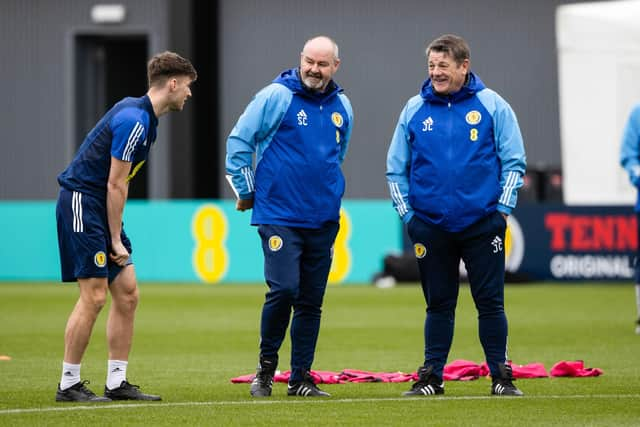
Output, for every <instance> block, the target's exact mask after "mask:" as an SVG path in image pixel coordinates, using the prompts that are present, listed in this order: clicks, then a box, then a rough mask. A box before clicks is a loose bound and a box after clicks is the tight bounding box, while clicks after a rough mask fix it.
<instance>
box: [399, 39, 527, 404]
mask: <svg viewBox="0 0 640 427" xmlns="http://www.w3.org/2000/svg"><path fill="white" fill-rule="evenodd" d="M426 54H427V65H428V69H429V78H428V79H427V80H426V81H425V82H424V83H423V85H422V89H421V91H420V94H418V95H416V96H414V97H413V98H411V99H409V101H408V102H407V104H406V106H405V107H404V109H403V110H402V112H401V113H400V119H399V120H398V124H397V127H396V129H395V132H394V134H393V139H392V140H391V145H390V147H389V152H388V155H387V181H388V184H389V189H390V192H391V198H392V200H393V205H394V207H395V209H396V210H397V211H398V213H399V214H400V216H401V217H402V220H403V221H404V223H405V224H407V230H408V233H409V236H410V238H411V240H412V242H413V244H414V250H415V255H416V258H417V260H418V266H419V269H420V276H421V282H422V290H423V293H424V297H425V301H426V303H427V314H426V320H425V325H424V340H425V349H424V364H423V365H422V366H421V367H419V368H418V374H419V380H418V381H417V382H416V383H415V384H414V385H413V387H412V388H411V390H410V391H408V392H406V393H405V395H409V396H412V395H432V394H443V393H444V383H443V381H442V377H443V369H444V365H445V363H446V360H447V357H448V355H449V350H450V348H451V343H452V341H453V330H454V318H455V308H456V303H457V298H458V291H459V279H460V278H459V264H460V260H461V259H462V260H463V261H464V263H465V266H466V269H467V272H468V276H469V283H470V287H471V293H472V295H473V299H474V301H475V305H476V308H477V310H478V322H479V335H480V342H481V344H482V346H483V349H484V352H485V356H486V359H487V364H488V365H489V369H490V371H491V376H492V378H493V382H492V387H491V393H492V394H495V395H513V396H520V395H522V392H521V391H520V390H519V389H518V388H517V387H515V386H514V385H513V382H512V381H513V376H512V371H511V366H509V364H508V363H507V354H506V353H507V318H506V315H505V312H504V268H505V252H504V240H505V231H506V227H507V217H508V215H509V214H510V213H511V210H512V209H513V208H514V207H515V205H516V199H517V190H518V188H519V187H520V186H521V185H522V176H523V175H524V171H525V166H526V159H525V153H524V146H523V142H522V136H521V134H520V129H519V127H518V122H517V120H516V116H515V114H514V112H513V110H512V109H511V107H510V106H509V104H507V102H506V101H505V100H504V99H502V98H501V97H500V96H499V95H498V94H497V93H496V92H494V91H492V90H491V89H488V88H486V87H485V85H484V84H483V83H482V81H481V80H480V78H479V77H478V76H477V75H475V74H474V73H472V72H471V63H470V52H469V47H468V45H467V43H466V42H465V41H464V40H463V39H462V38H460V37H458V36H454V35H444V36H441V37H439V38H437V39H436V40H434V41H433V42H432V43H431V44H430V45H429V46H428V47H427V50H426Z"/></svg>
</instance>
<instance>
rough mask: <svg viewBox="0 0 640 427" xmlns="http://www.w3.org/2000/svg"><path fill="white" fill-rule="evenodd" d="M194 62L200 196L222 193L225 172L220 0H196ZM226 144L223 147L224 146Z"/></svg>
mask: <svg viewBox="0 0 640 427" xmlns="http://www.w3.org/2000/svg"><path fill="white" fill-rule="evenodd" d="M192 1H193V3H192V5H193V27H192V29H193V30H192V31H193V33H192V34H193V36H192V37H193V50H194V55H193V64H194V66H195V67H196V70H198V75H199V76H201V77H199V78H198V81H197V82H196V83H195V95H194V97H193V102H194V106H195V108H194V112H195V116H194V130H195V135H194V136H195V137H194V139H193V143H194V147H193V171H194V179H193V183H194V191H193V195H194V197H196V198H199V199H203V198H204V199H206V198H218V197H220V181H221V177H223V176H224V158H222V157H221V155H220V152H221V151H222V150H224V148H223V147H224V143H225V142H224V141H218V120H219V117H220V116H219V111H218V102H219V93H220V92H219V91H218V85H219V84H220V79H219V73H218V68H219V67H218V43H219V42H220V39H219V37H220V36H219V34H218V28H220V26H219V25H217V24H216V23H217V20H218V3H219V2H218V1H201V0H192ZM220 144H223V147H221V146H220Z"/></svg>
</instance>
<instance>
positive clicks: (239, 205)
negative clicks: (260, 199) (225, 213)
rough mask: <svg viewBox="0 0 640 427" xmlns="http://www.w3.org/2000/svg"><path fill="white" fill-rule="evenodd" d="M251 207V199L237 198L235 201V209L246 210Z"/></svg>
mask: <svg viewBox="0 0 640 427" xmlns="http://www.w3.org/2000/svg"><path fill="white" fill-rule="evenodd" d="M252 207H253V199H238V200H237V201H236V210H237V211H246V210H249V209H251V208H252Z"/></svg>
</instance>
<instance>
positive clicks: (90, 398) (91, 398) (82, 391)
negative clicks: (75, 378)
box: [56, 380, 111, 402]
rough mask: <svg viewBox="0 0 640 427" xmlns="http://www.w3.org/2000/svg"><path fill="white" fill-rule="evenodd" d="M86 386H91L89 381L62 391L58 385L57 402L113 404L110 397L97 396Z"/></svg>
mask: <svg viewBox="0 0 640 427" xmlns="http://www.w3.org/2000/svg"><path fill="white" fill-rule="evenodd" d="M85 384H89V381H86V380H85V381H80V382H79V383H76V384H74V385H72V386H71V387H69V388H68V389H65V390H60V384H58V391H57V392H56V402H111V399H109V398H108V397H102V396H96V394H95V393H94V392H92V391H91V390H89V389H88V388H87V387H86V385H85Z"/></svg>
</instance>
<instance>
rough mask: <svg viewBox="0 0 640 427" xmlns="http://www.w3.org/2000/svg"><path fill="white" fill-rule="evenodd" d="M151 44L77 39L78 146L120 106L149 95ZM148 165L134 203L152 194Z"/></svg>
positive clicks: (138, 38) (140, 38) (136, 183)
mask: <svg viewBox="0 0 640 427" xmlns="http://www.w3.org/2000/svg"><path fill="white" fill-rule="evenodd" d="M147 55H148V41H147V37H146V36H144V35H134V36H131V35H126V36H125V35H117V36H114V35H95V34H92V35H77V36H76V37H75V144H76V148H77V147H79V146H80V144H81V143H82V141H83V140H84V137H85V136H86V134H87V133H88V132H89V131H90V130H91V129H92V128H93V126H94V125H95V124H96V122H97V121H98V120H99V119H100V117H102V115H103V114H104V113H106V112H107V110H108V109H109V108H111V107H112V106H113V104H115V103H116V102H118V101H119V100H120V99H122V98H124V97H126V96H142V95H144V94H145V93H146V91H147V65H146V63H147ZM149 163H152V162H147V163H146V164H145V165H144V167H143V168H142V169H141V170H140V171H139V172H138V173H137V174H136V177H135V179H133V180H132V181H131V183H130V185H129V198H130V199H146V198H148V194H149V191H148V189H149V183H148V179H149V178H148V177H149V174H148V168H149Z"/></svg>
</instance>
